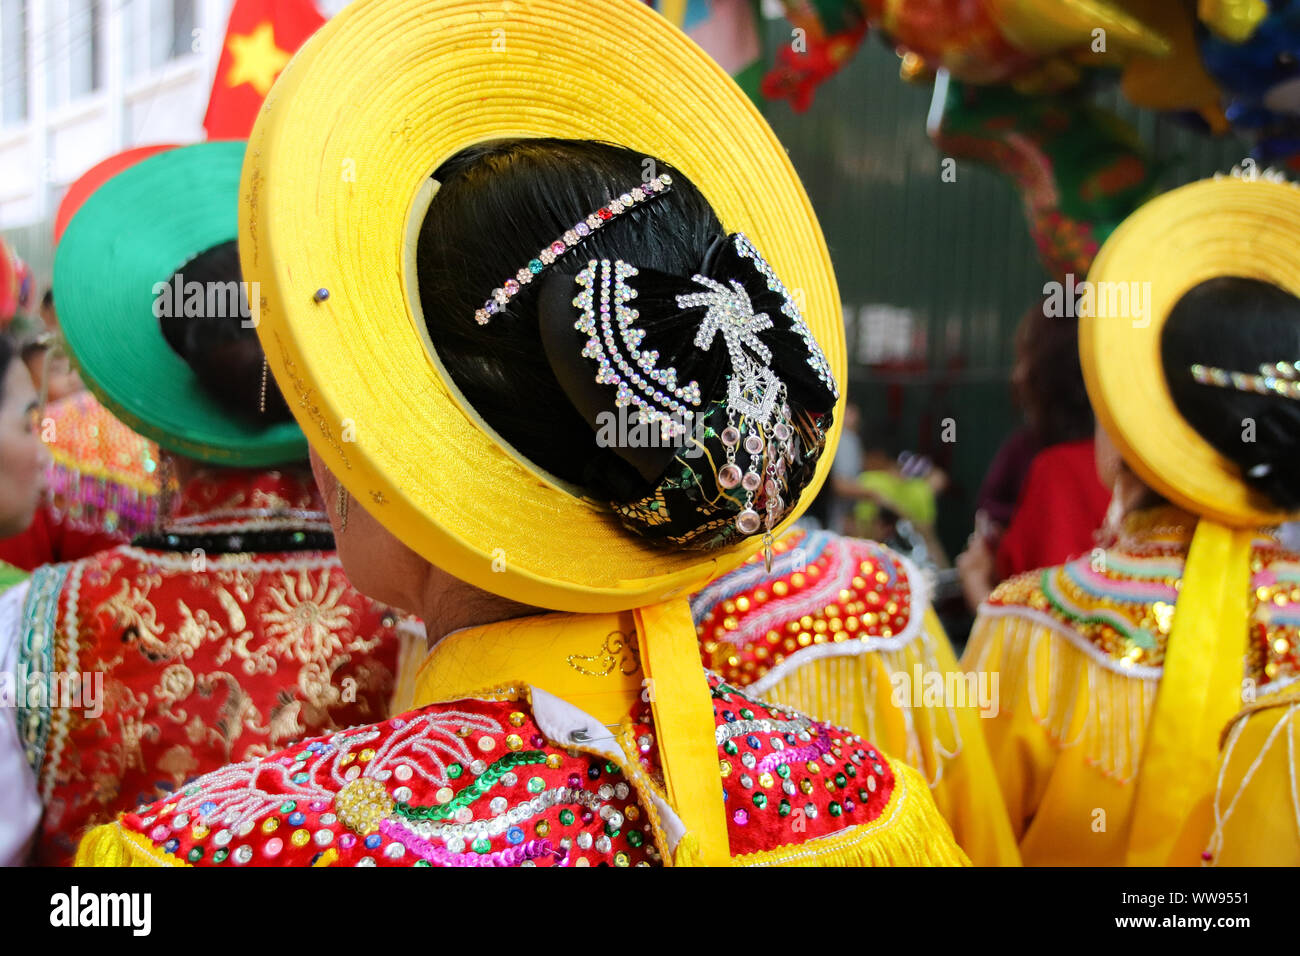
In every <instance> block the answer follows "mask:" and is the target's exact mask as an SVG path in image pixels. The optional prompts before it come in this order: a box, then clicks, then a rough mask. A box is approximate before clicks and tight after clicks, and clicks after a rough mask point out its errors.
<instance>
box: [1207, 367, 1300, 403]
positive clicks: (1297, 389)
mask: <svg viewBox="0 0 1300 956" xmlns="http://www.w3.org/2000/svg"><path fill="white" fill-rule="evenodd" d="M1191 372H1192V378H1193V379H1195V380H1196V381H1197V382H1199V383H1200V384H1202V385H1215V386H1218V387H1219V388H1232V389H1236V390H1237V391H1239V392H1254V393H1256V394H1258V395H1280V396H1282V397H1283V398H1291V399H1300V362H1276V363H1273V364H1269V363H1267V362H1266V363H1264V364H1263V365H1261V366H1260V367H1259V374H1258V375H1255V374H1252V373H1250V372H1230V371H1228V370H1226V369H1221V368H1214V367H1213V366H1209V365H1199V364H1198V365H1193V366H1192V367H1191Z"/></svg>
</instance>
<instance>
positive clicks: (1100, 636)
mask: <svg viewBox="0 0 1300 956" xmlns="http://www.w3.org/2000/svg"><path fill="white" fill-rule="evenodd" d="M1184 557H1185V549H1180V548H1177V547H1174V546H1162V545H1160V544H1157V543H1151V542H1147V543H1145V544H1142V543H1139V544H1136V545H1130V546H1127V547H1113V548H1108V549H1104V550H1103V549H1097V550H1096V551H1094V552H1092V553H1091V554H1089V555H1084V556H1083V557H1080V558H1076V559H1075V560H1073V561H1070V562H1067V563H1066V564H1064V565H1060V566H1058V567H1054V568H1046V569H1043V570H1040V571H1031V572H1028V573H1026V574H1022V575H1019V576H1017V577H1015V578H1011V579H1009V580H1007V581H1004V582H1003V583H1002V584H1001V585H999V586H998V587H997V589H996V590H994V592H993V594H992V595H990V597H989V599H988V602H987V608H988V609H989V610H990V611H991V612H992V613H994V614H1006V613H1014V612H1015V611H1016V609H1027V610H1029V611H1032V612H1036V613H1037V614H1040V615H1046V616H1047V617H1049V618H1051V619H1052V620H1053V621H1055V622H1056V623H1058V624H1059V625H1061V626H1062V628H1063V630H1065V631H1066V632H1067V633H1070V634H1073V635H1077V637H1078V638H1079V639H1080V640H1081V641H1082V642H1084V643H1085V644H1086V645H1087V646H1088V647H1090V648H1092V649H1093V650H1094V651H1095V652H1096V653H1097V654H1098V655H1100V657H1101V659H1102V660H1103V661H1104V662H1107V663H1109V664H1111V665H1113V666H1115V667H1117V668H1119V669H1137V668H1142V669H1147V668H1154V669H1156V672H1157V673H1158V669H1159V668H1160V667H1162V666H1163V664H1164V655H1165V646H1166V643H1167V642H1168V639H1169V631H1170V628H1171V627H1172V626H1173V620H1174V614H1175V608H1176V606H1177V599H1178V591H1179V588H1180V586H1181V577H1182V573H1183V565H1184ZM1250 587H1251V593H1250V598H1249V606H1250V624H1249V636H1248V639H1247V647H1246V652H1247V665H1246V676H1247V677H1248V678H1249V679H1252V680H1254V681H1256V683H1257V685H1258V686H1260V687H1261V688H1262V687H1264V686H1267V685H1268V684H1270V683H1273V682H1276V681H1279V680H1286V679H1290V678H1293V677H1295V676H1296V675H1297V674H1300V661H1298V660H1297V655H1296V641H1297V636H1298V629H1300V556H1297V555H1295V554H1292V553H1290V552H1287V551H1285V550H1283V549H1282V548H1281V547H1280V546H1279V545H1278V543H1277V542H1276V541H1274V540H1272V539H1264V538H1261V539H1259V540H1257V541H1256V544H1255V548H1254V550H1253V553H1252V557H1251V583H1250Z"/></svg>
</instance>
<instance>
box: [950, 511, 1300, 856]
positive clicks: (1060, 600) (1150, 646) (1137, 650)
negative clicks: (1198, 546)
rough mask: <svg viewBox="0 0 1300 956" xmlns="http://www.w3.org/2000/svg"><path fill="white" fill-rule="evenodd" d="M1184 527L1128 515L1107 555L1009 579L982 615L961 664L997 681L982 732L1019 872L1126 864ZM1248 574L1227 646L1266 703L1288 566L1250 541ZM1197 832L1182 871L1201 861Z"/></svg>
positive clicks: (1288, 636)
mask: <svg viewBox="0 0 1300 956" xmlns="http://www.w3.org/2000/svg"><path fill="white" fill-rule="evenodd" d="M1195 526H1196V518H1195V516H1194V515H1189V514H1187V513H1186V512H1183V511H1181V510H1179V509H1176V508H1171V507H1162V508H1156V509H1152V510H1149V511H1146V512H1140V513H1137V514H1133V515H1130V516H1129V517H1128V518H1127V519H1126V520H1125V523H1124V527H1123V531H1122V532H1121V534H1120V536H1119V539H1118V540H1117V541H1116V542H1115V543H1114V544H1113V545H1112V546H1110V547H1108V548H1105V549H1101V548H1099V549H1097V550H1096V551H1094V552H1092V553H1091V554H1087V555H1084V556H1082V557H1080V558H1078V559H1076V560H1074V561H1071V562H1069V563H1068V564H1065V565H1062V566H1060V567H1056V568H1048V569H1045V570H1042V571H1032V572H1029V573H1027V574H1023V575H1020V576H1018V577H1016V578H1012V579H1011V580H1009V581H1006V582H1004V583H1003V584H1002V585H1001V586H1000V587H998V588H997V590H995V591H994V592H993V594H992V596H991V597H990V598H989V600H988V602H987V603H986V604H985V605H984V606H983V607H982V608H981V610H980V616H979V619H978V621H977V622H976V625H975V629H974V631H973V632H972V634H971V639H970V643H969V644H968V645H967V649H966V653H965V655H964V658H963V662H964V664H965V665H966V667H967V668H968V669H969V670H971V671H972V672H974V673H982V674H997V675H999V686H1000V690H1001V708H1000V712H999V713H998V715H997V717H996V718H995V719H993V720H990V721H986V722H985V725H984V726H985V730H986V735H987V739H988V745H989V749H990V751H991V752H992V755H993V761H994V764H995V765H996V767H997V770H998V775H999V777H1000V779H1001V786H1002V793H1003V795H1004V797H1005V799H1006V804H1007V809H1008V811H1009V813H1010V817H1011V824H1012V827H1013V828H1014V830H1015V833H1016V837H1017V839H1018V840H1019V841H1020V847H1021V852H1022V853H1023V855H1024V860H1025V863H1026V864H1030V865H1050V864H1062V865H1066V864H1068V865H1078V864H1094V865H1110V866H1116V865H1122V864H1123V863H1124V862H1125V857H1126V853H1127V845H1128V841H1129V836H1130V833H1129V830H1130V826H1131V818H1132V814H1133V801H1134V797H1135V791H1136V786H1135V784H1136V779H1137V777H1138V772H1139V769H1140V767H1141V763H1142V750H1143V745H1144V742H1145V740H1146V734H1147V730H1148V726H1149V724H1150V721H1151V715H1152V713H1153V711H1154V707H1155V701H1156V695H1157V691H1158V689H1159V686H1160V678H1161V673H1162V668H1163V664H1164V660H1165V652H1166V648H1167V646H1168V643H1169V639H1170V633H1171V631H1172V629H1173V623H1174V620H1175V619H1176V616H1177V612H1176V609H1175V608H1176V602H1177V600H1178V596H1179V588H1180V581H1181V579H1182V576H1183V572H1184V568H1185V565H1186V560H1187V551H1188V546H1189V544H1190V542H1191V540H1192V535H1193V531H1194V529H1195ZM1251 562H1252V563H1251V567H1252V569H1253V575H1254V578H1253V580H1254V582H1255V584H1256V586H1255V587H1253V588H1252V590H1251V594H1250V598H1249V600H1250V620H1249V625H1248V626H1247V625H1246V624H1245V623H1243V626H1242V628H1241V629H1240V632H1239V644H1240V647H1241V649H1242V651H1244V653H1245V660H1246V668H1247V669H1246V671H1245V676H1244V680H1246V681H1248V682H1249V683H1248V684H1247V686H1248V687H1250V688H1258V689H1259V692H1260V693H1266V692H1267V691H1268V688H1270V687H1271V686H1272V685H1274V684H1276V683H1277V682H1278V681H1286V680H1288V679H1292V678H1293V677H1294V676H1295V675H1296V674H1297V673H1300V668H1298V667H1297V659H1296V656H1295V644H1296V640H1297V637H1298V636H1300V635H1298V632H1297V628H1296V623H1297V619H1295V617H1294V615H1292V614H1291V613H1290V612H1289V611H1288V610H1287V608H1288V602H1289V593H1290V591H1291V589H1292V587H1294V585H1293V584H1292V583H1290V582H1291V581H1292V580H1293V578H1295V575H1296V574H1297V572H1300V563H1298V562H1300V557H1298V556H1296V555H1294V554H1291V553H1290V552H1287V551H1285V550H1284V549H1282V547H1281V546H1280V545H1279V543H1278V542H1277V540H1276V539H1274V538H1272V537H1271V536H1267V535H1262V534H1261V535H1259V536H1258V537H1257V538H1256V540H1255V541H1254V547H1253V553H1252V559H1251ZM1270 580H1276V581H1280V582H1282V586H1281V587H1280V588H1279V587H1278V586H1276V585H1266V584H1265V583H1264V582H1267V581H1270ZM1243 597H1245V595H1243ZM1279 597H1280V599H1281V601H1282V603H1281V604H1277V603H1275V601H1276V600H1277V599H1278V598H1279ZM1211 784H1212V781H1210V780H1208V779H1207V780H1206V786H1207V787H1208V786H1209V785H1211ZM1201 812H1202V813H1203V812H1204V807H1202V811H1201ZM1198 827H1199V829H1198V830H1197V831H1196V833H1195V835H1192V834H1189V838H1191V842H1189V843H1187V845H1186V846H1184V847H1183V848H1182V850H1181V851H1180V852H1181V857H1180V859H1181V862H1184V863H1190V862H1195V861H1196V860H1197V859H1199V856H1200V854H1201V853H1202V851H1203V850H1205V849H1206V847H1205V846H1203V845H1200V844H1201V843H1203V842H1204V838H1205V834H1206V831H1205V829H1204V825H1203V822H1201V823H1198Z"/></svg>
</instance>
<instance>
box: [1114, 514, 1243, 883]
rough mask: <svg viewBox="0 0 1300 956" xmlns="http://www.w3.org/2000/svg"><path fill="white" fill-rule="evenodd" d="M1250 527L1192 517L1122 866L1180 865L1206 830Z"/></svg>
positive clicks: (1235, 704)
mask: <svg viewBox="0 0 1300 956" xmlns="http://www.w3.org/2000/svg"><path fill="white" fill-rule="evenodd" d="M1254 535H1255V532H1254V531H1253V530H1252V529H1233V528H1228V527H1225V526H1223V525H1220V524H1216V523H1215V522H1212V521H1209V520H1207V519H1204V518H1203V519H1201V521H1200V522H1199V523H1198V524H1197V526H1196V534H1195V535H1194V536H1193V537H1192V544H1191V547H1190V549H1189V550H1188V553H1187V563H1186V565H1185V566H1184V570H1183V578H1182V583H1181V585H1180V586H1179V592H1178V601H1177V604H1176V605H1175V609H1174V620H1173V625H1172V627H1171V628H1170V632H1169V640H1168V642H1167V644H1166V649H1165V661H1164V670H1163V673H1162V674H1161V677H1160V687H1159V690H1157V692H1156V703H1155V712H1154V714H1153V715H1152V717H1151V723H1150V724H1149V726H1148V728H1147V734H1146V743H1145V746H1144V748H1143V753H1142V767H1141V770H1140V771H1139V774H1138V782H1137V794H1136V797H1135V799H1134V805H1133V814H1132V817H1131V823H1130V827H1131V829H1130V831H1129V837H1128V853H1127V856H1126V862H1127V863H1128V865H1129V866H1190V865H1192V864H1194V863H1196V862H1198V860H1199V854H1200V851H1201V850H1203V849H1204V847H1205V841H1206V840H1207V839H1208V837H1209V833H1210V823H1211V817H1212V807H1211V803H1212V798H1213V792H1214V780H1215V776H1216V773H1217V767H1218V759H1219V748H1218V744H1219V731H1220V730H1221V729H1222V728H1223V726H1224V725H1225V724H1226V723H1227V722H1228V721H1229V720H1230V719H1231V718H1232V716H1233V714H1235V713H1236V712H1237V710H1238V709H1239V708H1240V705H1241V680H1242V673H1243V667H1242V661H1243V658H1244V655H1245V638H1246V633H1247V614H1248V604H1247V601H1248V592H1249V588H1250V552H1251V543H1252V541H1253V539H1254Z"/></svg>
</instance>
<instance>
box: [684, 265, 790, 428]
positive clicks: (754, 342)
mask: <svg viewBox="0 0 1300 956" xmlns="http://www.w3.org/2000/svg"><path fill="white" fill-rule="evenodd" d="M693 278H694V281H695V282H696V283H698V284H699V285H702V286H704V287H705V288H706V289H708V290H709V291H708V292H692V293H689V294H686V295H679V296H678V297H677V307H678V308H681V309H695V308H701V307H703V308H704V309H706V310H707V311H706V312H705V314H704V318H703V320H701V322H700V327H699V330H698V331H697V332H696V333H695V347H696V348H698V349H709V348H712V346H713V340H714V339H715V338H716V337H717V336H718V335H721V336H722V340H723V342H724V343H725V344H726V347H727V354H728V355H729V356H730V358H731V372H732V374H731V376H730V383H729V385H728V387H727V405H728V407H729V408H731V409H733V410H734V411H735V412H736V413H737V414H739V415H743V416H745V417H746V418H750V419H752V420H753V421H754V422H755V424H757V425H759V426H760V427H762V426H766V425H768V424H770V422H771V419H772V412H773V410H774V409H775V408H776V402H777V399H778V398H779V397H780V394H781V381H780V379H779V378H778V377H777V375H776V373H775V372H773V371H772V369H771V367H770V363H771V361H772V351H771V349H769V348H768V347H767V346H766V345H764V344H763V342H762V340H761V339H760V338H759V337H758V333H759V332H763V331H766V330H767V329H770V328H772V319H771V317H770V316H768V314H767V313H766V312H755V311H754V304H753V302H751V301H750V298H749V293H748V292H746V291H745V287H744V286H743V285H741V284H740V283H739V282H738V281H736V280H735V279H732V280H730V283H731V288H730V289H728V288H727V287H726V286H725V285H723V284H722V283H721V282H718V281H717V280H715V279H710V278H708V277H707V276H702V275H697V276H694V277H693ZM746 349H748V351H746ZM750 353H753V356H756V358H755V357H751V354H750Z"/></svg>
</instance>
